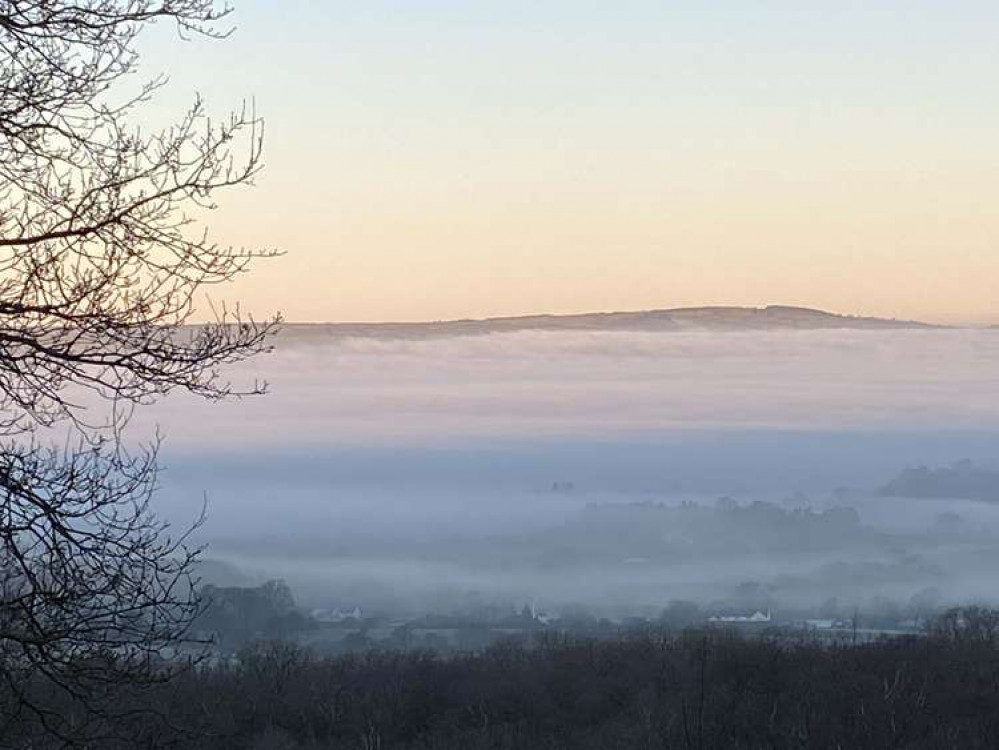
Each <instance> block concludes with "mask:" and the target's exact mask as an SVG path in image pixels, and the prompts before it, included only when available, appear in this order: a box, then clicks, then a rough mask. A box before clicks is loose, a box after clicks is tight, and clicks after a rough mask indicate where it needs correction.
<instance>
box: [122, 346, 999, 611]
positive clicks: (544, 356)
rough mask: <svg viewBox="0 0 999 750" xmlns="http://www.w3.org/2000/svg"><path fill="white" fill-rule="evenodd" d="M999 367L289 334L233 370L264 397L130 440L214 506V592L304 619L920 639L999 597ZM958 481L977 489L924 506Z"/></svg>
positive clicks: (910, 357)
mask: <svg viewBox="0 0 999 750" xmlns="http://www.w3.org/2000/svg"><path fill="white" fill-rule="evenodd" d="M997 353H999V333H997V332H996V331H990V330H958V329H954V330H844V329H831V330H810V331H801V330H740V331H697V330H692V331H691V330H688V331H679V332H672V331H671V332H641V331H637V332H636V331H530V330H528V331H514V332H504V333H487V334H484V335H469V336H434V337H424V338H412V337H410V338H401V337H394V336H384V335H382V336H379V335H366V336H360V337H344V336H335V335H330V334H329V332H328V331H324V329H323V328H321V327H308V326H290V327H289V328H287V329H286V330H285V331H284V332H282V334H280V335H279V336H278V338H277V340H276V348H275V350H274V351H273V352H272V353H271V354H269V355H266V356H262V357H258V358H256V359H255V360H253V362H252V365H246V366H243V367H242V368H241V369H240V368H237V369H236V370H234V371H232V372H231V375H232V377H233V379H234V381H235V382H236V383H237V385H238V384H240V383H241V382H242V383H245V382H248V381H251V380H253V379H254V378H258V379H263V380H266V381H268V383H269V385H270V393H269V394H268V395H266V396H264V397H260V398H256V397H254V398H249V399H245V400H242V401H240V402H238V403H222V404H218V405H213V406H211V407H205V406H204V405H203V404H194V403H193V402H189V401H187V400H185V398H183V397H178V396H171V397H170V398H168V399H167V400H165V401H164V402H163V403H161V404H160V405H158V406H157V407H156V408H155V409H147V410H145V411H144V412H141V413H140V414H139V416H138V417H137V419H136V420H135V422H134V424H133V425H132V428H131V429H132V433H133V434H140V435H141V434H143V433H151V432H152V430H153V429H154V425H158V426H159V427H161V428H162V429H163V431H164V432H165V433H166V435H167V436H168V439H167V442H166V444H165V446H164V449H163V453H162V459H163V464H164V471H163V474H162V477H161V484H162V492H161V495H160V497H159V500H158V502H159V505H158V508H159V510H160V512H161V513H163V514H165V515H167V516H168V517H169V518H170V519H171V520H172V521H174V522H175V523H176V524H178V525H183V524H184V523H185V521H189V520H190V519H192V518H193V517H195V516H196V515H197V513H198V512H199V510H200V508H201V506H202V504H203V503H205V502H207V513H208V518H207V521H206V523H205V524H204V526H203V527H202V528H201V529H200V530H199V531H198V540H199V541H202V542H206V543H208V545H209V546H208V549H207V551H206V553H205V560H204V563H203V565H202V575H203V576H204V578H205V581H206V582H208V583H214V584H217V585H230V586H232V585H239V586H253V585H258V584H260V583H262V582H263V581H266V580H269V579H274V578H280V579H284V580H285V581H287V582H288V584H289V586H290V587H291V589H292V590H293V591H294V593H295V596H296V598H297V600H298V602H299V604H300V605H301V606H303V607H304V608H306V609H307V610H312V609H334V608H341V609H344V610H348V609H352V608H354V607H358V608H360V609H361V610H362V611H364V612H365V613H369V614H375V613H378V614H383V615H387V616H418V615H425V614H429V613H438V614H461V615H472V614H476V613H481V612H485V611H494V610H496V609H499V610H501V611H505V610H507V609H510V608H516V609H518V610H519V608H520V607H521V606H522V605H524V604H525V603H527V604H530V605H531V606H532V607H536V608H537V610H538V611H539V612H540V611H544V612H547V613H552V614H558V613H560V612H563V611H567V610H571V609H572V608H574V607H575V608H577V609H579V608H583V609H585V610H586V611H589V612H592V613H594V614H595V615H599V616H606V617H618V618H620V617H626V616H654V615H655V614H656V613H659V612H661V611H662V610H663V609H664V608H665V607H666V606H667V605H668V604H669V603H670V602H676V601H689V602H695V603H697V604H698V605H699V606H701V607H703V608H704V614H705V616H707V615H708V614H710V613H718V612H724V611H740V612H741V611H753V610H763V611H765V610H766V609H772V610H773V611H775V612H784V613H788V612H796V613H801V614H803V615H808V614H809V613H811V614H812V615H813V616H817V615H818V614H820V613H826V614H830V616H832V614H842V613H846V612H852V611H856V610H860V611H868V612H871V613H874V612H879V611H881V610H885V609H891V608H894V610H895V611H897V612H900V613H903V614H902V615H899V617H900V618H903V615H904V617H906V618H908V619H911V618H912V617H915V616H918V614H919V611H920V610H925V609H926V608H927V607H940V606H944V605H945V604H948V603H963V602H966V601H983V602H990V603H991V602H995V601H996V600H997V599H999V593H997V592H995V591H994V585H993V582H992V581H991V580H990V571H991V570H993V569H994V565H995V563H996V562H997V556H999V553H997V552H995V550H996V549H997V544H996V542H997V541H999V503H996V502H995V501H996V500H997V499H999V493H992V494H990V493H989V492H988V491H987V485H988V483H989V481H990V479H989V478H990V477H991V476H992V475H990V474H989V473H988V469H989V468H994V467H996V466H999V456H996V454H995V450H994V446H995V438H996V437H997V436H999V403H997V402H996V401H995V399H994V396H993V394H994V388H995V386H996V384H997V383H999V358H997V357H996V354H997ZM195 409H198V410H197V411H196V410H195ZM961 461H965V462H970V463H965V464H958V462H961ZM955 464H957V466H955V468H954V469H953V470H952V471H954V472H956V473H957V474H961V471H962V468H961V467H964V469H963V471H964V472H965V473H967V472H969V471H970V472H972V473H975V472H977V474H976V475H975V476H976V477H977V479H976V481H977V482H978V484H975V483H974V482H972V484H973V485H974V486H976V487H981V486H982V483H983V482H984V484H985V485H986V487H985V488H984V489H982V491H981V493H976V492H975V491H972V492H970V493H969V492H968V491H962V490H961V489H960V488H957V489H955V491H954V492H953V494H952V495H949V494H948V492H947V487H946V484H947V482H946V481H943V482H940V481H937V482H936V483H935V484H933V483H931V484H933V487H931V488H930V489H929V490H927V491H920V490H919V489H918V488H917V489H912V485H913V482H915V483H916V484H918V483H919V478H920V476H922V475H920V474H919V473H918V471H917V470H918V469H919V467H928V468H927V469H925V470H924V473H927V472H928V473H929V476H930V477H931V478H932V477H934V476H937V475H936V474H934V473H933V470H936V469H940V468H943V469H944V470H945V471H946V470H950V469H948V467H952V466H954V465H955ZM907 469H908V470H910V471H909V473H908V475H906V474H904V473H903V472H904V471H905V470H907ZM913 471H915V472H916V473H915V474H913ZM938 478H939V477H938ZM924 479H925V477H924ZM901 480H906V481H901ZM900 482H901V483H900ZM957 484H959V485H960V482H958V483H957ZM907 488H908V489H907ZM995 488H999V483H996V484H995V485H994V486H993V489H995ZM924 489H925V488H924ZM490 608H492V609H490Z"/></svg>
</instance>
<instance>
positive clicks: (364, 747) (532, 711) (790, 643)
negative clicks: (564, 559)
mask: <svg viewBox="0 0 999 750" xmlns="http://www.w3.org/2000/svg"><path fill="white" fill-rule="evenodd" d="M976 618H977V619H976ZM983 618H984V619H983ZM997 622H999V620H997V618H995V617H994V616H992V615H989V614H988V613H987V612H981V611H979V612H978V613H977V614H976V613H974V612H973V613H972V617H971V618H966V617H965V616H964V615H961V614H956V615H954V616H953V617H951V618H950V619H949V620H946V621H945V622H943V623H942V624H941V627H940V629H939V630H938V632H936V633H934V634H931V635H929V636H926V637H911V638H904V639H894V640H885V641H881V642H877V643H873V644H863V645H847V644H844V645H828V644H826V645H822V644H819V643H817V642H812V641H808V640H801V639H798V640H794V639H789V638H787V637H777V636H772V637H766V636H765V637H739V636H738V635H736V634H733V633H725V632H710V631H707V632H704V631H686V632H683V633H676V634H669V633H663V632H658V633H653V632H645V633H641V634H634V635H633V636H630V637H626V638H621V639H619V640H616V641H595V640H581V639H573V638H568V637H564V636H563V637H558V636H551V635H548V636H546V637H543V638H541V639H540V640H539V641H537V642H535V643H534V644H531V645H530V646H529V647H524V646H520V645H513V644H504V645H499V646H494V647H492V648H490V649H487V650H486V651H484V652H482V653H479V654H468V655H459V656H454V657H449V658H443V657H440V656H435V655H432V654H429V653H392V652H373V653H368V654H358V655H350V656H345V657H338V658H332V659H319V658H315V657H313V656H310V655H309V654H308V653H307V652H305V651H303V650H301V649H298V648H296V647H294V646H290V645H287V644H280V643H270V644H258V645H256V646H254V647H252V648H249V649H247V650H245V651H244V652H242V653H241V655H240V657H239V659H238V660H237V661H233V662H231V663H226V664H219V665H214V666H201V667H199V668H194V669H191V670H188V671H186V672H185V673H183V674H181V675H180V676H179V677H177V678H176V679H174V680H172V681H170V682H169V683H166V684H163V685H160V686H157V687H155V688H154V689H152V690H151V691H148V692H147V693H144V694H143V696H141V697H140V696H137V697H136V698H135V699H134V700H135V701H136V703H135V705H134V706H120V708H121V709H122V711H121V714H120V716H119V720H120V721H125V722H130V723H128V725H127V726H126V727H125V729H124V731H122V732H120V733H118V734H119V736H120V737H121V739H119V740H115V739H113V736H112V733H107V734H106V735H105V736H104V739H103V740H102V742H101V744H95V745H91V747H100V748H107V749H108V750H118V748H126V747H129V748H132V747H142V748H158V747H170V746H172V747H183V748H189V749H190V750H321V749H322V750H325V749H327V748H336V749H338V750H355V749H356V750H376V749H379V750H388V749H389V748H398V749H400V750H403V749H405V750H476V749H478V748H481V749H482V750H486V749H489V750H532V749H534V748H537V749H538V750H541V749H542V748H543V749H544V750H559V749H563V748H564V749H566V750H568V749H569V748H573V749H576V748H579V749H581V750H586V749H590V748H592V749H593V750H597V749H606V750H611V749H613V750H620V749H621V748H643V749H645V750H658V749H660V748H662V749H663V750H665V749H667V748H668V749H670V750H672V749H674V748H680V749H684V750H695V749H696V750H715V749H717V750H723V749H724V750H738V749H740V748H745V749H746V750H749V749H753V750H755V749H757V748H761V749H762V748H770V749H773V748H810V749H816V750H818V749H821V748H851V749H860V748H871V749H877V750H883V749H884V748H910V749H912V750H917V749H922V748H926V749H929V748H955V749H957V748H960V749H961V750H975V749H976V748H995V747H999V648H997V633H999V628H997V627H996V623H997ZM65 710H71V707H68V706H67V707H66V709H65ZM132 711H137V713H134V714H131V712H132ZM23 718H24V721H25V725H24V726H23V727H20V728H19V727H17V726H14V725H12V723H11V722H10V721H8V722H7V723H6V724H5V725H4V727H3V731H4V739H5V740H6V741H7V743H8V746H11V747H24V748H26V747H32V748H42V747H46V745H45V744H44V743H43V742H41V741H40V740H37V739H35V740H31V739H30V738H31V736H32V731H33V730H32V727H31V726H30V723H31V717H30V716H28V715H25V716H23ZM35 729H37V727H35ZM19 730H20V731H23V734H22V735H21V736H18V735H17V734H16V733H17V731H19ZM19 742H20V744H18V743H19Z"/></svg>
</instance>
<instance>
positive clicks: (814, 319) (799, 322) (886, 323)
mask: <svg viewBox="0 0 999 750" xmlns="http://www.w3.org/2000/svg"><path fill="white" fill-rule="evenodd" d="M938 327H939V326H933V325H930V324H927V323H919V322H916V321H909V320H889V319H885V318H871V317H859V316H853V315H838V314H835V313H829V312H824V311H822V310H814V309H811V308H807V307H790V306H784V305H770V306H768V307H682V308H674V309H667V310H642V311H636V312H610V313H584V314H579V315H523V316H516V317H501V318H483V319H467V320H448V321H434V322H426V323H297V324H291V325H287V326H285V331H284V333H283V337H284V338H285V339H286V340H287V339H288V338H307V337H310V336H311V335H326V336H335V337H362V338H436V337H443V336H475V335H484V334H490V333H509V332H513V331H648V332H670V331H755V330H782V329H797V330H822V329H858V330H887V329H932V328H938Z"/></svg>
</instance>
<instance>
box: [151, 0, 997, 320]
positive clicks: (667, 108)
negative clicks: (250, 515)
mask: <svg viewBox="0 0 999 750" xmlns="http://www.w3.org/2000/svg"><path fill="white" fill-rule="evenodd" d="M474 5H475V10H474V11H472V10H469V6H468V5H467V4H461V3H457V2H449V1H447V0H430V1H429V2H427V3H426V4H419V9H418V10H417V9H416V8H414V7H413V6H411V5H406V6H404V5H402V4H400V3H398V2H390V1H389V0H374V1H373V2H371V3H370V4H365V7H364V8H363V9H359V8H358V7H356V4H348V3H346V2H339V0H337V1H335V2H329V3H323V4H321V5H320V4H315V3H307V2H304V0H294V1H292V2H289V3H287V4H284V3H282V4H281V8H280V13H277V11H276V10H275V6H274V4H271V3H267V2H264V0H240V2H239V3H237V14H236V16H235V19H236V22H237V25H238V27H239V28H238V33H237V34H236V36H235V37H234V38H232V39H230V40H228V41H227V42H225V43H222V44H207V43H203V42H196V43H189V44H188V45H186V46H178V45H181V43H179V42H174V41H172V40H168V39H167V37H166V36H164V35H160V36H159V37H155V38H154V39H153V40H152V42H151V43H150V44H149V47H148V50H147V58H146V64H147V66H149V68H150V70H161V69H168V70H171V71H172V76H173V81H172V84H171V88H170V90H169V92H168V93H167V96H166V97H165V100H163V101H161V102H160V103H159V104H158V105H157V106H158V107H163V108H164V109H163V111H171V110H169V108H170V107H171V106H180V105H181V104H183V102H184V101H186V98H187V97H189V95H190V93H191V92H192V91H193V90H194V89H198V90H201V91H202V92H203V93H204V94H205V95H206V98H207V99H208V101H209V102H210V103H211V104H212V105H213V106H214V107H216V108H218V109H219V111H221V110H223V109H224V108H225V107H227V106H231V105H233V104H235V103H236V102H237V101H238V100H239V98H240V97H241V96H243V95H251V94H253V95H255V96H256V99H257V106H258V109H259V110H260V111H262V112H263V113H264V115H265V117H266V119H267V127H268V142H267V153H266V161H267V169H266V171H265V172H264V174H263V175H262V176H261V178H260V179H259V181H258V186H257V188H255V189H253V190H249V191H242V192H239V193H232V194H229V195H224V196H220V200H221V203H222V206H223V207H222V208H221V209H220V210H219V211H218V212H217V213H216V214H215V215H214V216H212V218H211V226H212V228H213V230H214V231H215V234H216V235H217V236H218V237H219V238H220V239H225V240H227V241H232V242H234V243H237V244H243V243H245V244H249V245H264V246H278V247H281V248H282V249H284V250H286V251H287V253H288V254H287V256H286V257H283V258H281V259H278V260H274V261H269V262H266V263H262V264H261V265H260V266H259V267H258V268H257V270H256V272H255V273H254V274H252V275H250V276H247V277H245V278H243V279H241V280H240V281H239V282H238V283H236V284H235V285H234V286H233V287H232V288H226V289H224V290H213V295H214V296H216V297H218V296H220V293H221V296H224V297H225V298H226V299H239V300H241V301H242V302H243V303H244V305H245V307H247V308H248V309H251V310H253V311H255V312H258V313H260V314H265V313H267V312H270V311H274V310H280V311H281V312H283V313H284V314H285V316H286V317H287V318H288V319H289V320H313V321H320V320H426V319H442V318H458V317H482V316H490V315H505V314H522V313H534V312H581V311H592V310H615V309H642V308H653V307H674V306H683V305H701V304H736V305H765V304H771V303H780V304H801V305H809V306H814V307H821V308H825V309H830V310H834V311H838V312H846V313H858V314H872V315H882V316H889V317H904V318H919V319H926V320H932V321H940V322H961V323H981V322H999V303H997V302H996V298H995V286H996V282H997V280H999V211H997V210H996V206H997V199H999V181H997V180H999V145H997V144H999V140H997V139H996V133H999V97H997V96H996V95H995V94H994V93H993V91H994V80H995V76H996V74H997V73H999V47H997V45H995V43H994V39H993V38H992V36H991V30H994V29H995V28H996V27H997V22H999V10H997V8H996V6H995V5H994V4H991V3H988V4H987V3H984V2H967V3H963V4H958V5H954V4H950V3H933V2H909V3H903V2H900V1H897V2H896V1H895V0H889V1H886V2H885V3H883V4H881V3H879V4H878V7H877V8H871V7H870V6H871V4H870V3H860V2H843V3H836V4H831V3H830V4H827V3H815V4H808V7H805V8H803V7H801V6H802V5H803V4H801V3H791V2H777V1H776V0H772V1H770V2H762V3H760V4H752V5H753V6H754V8H752V9H748V8H747V7H746V6H747V4H745V3H737V2H735V0H728V1H727V2H714V3H707V4H705V7H704V8H703V9H698V8H692V7H689V6H690V4H689V3H685V4H680V3H669V2H667V3H653V2H648V1H644V0H639V1H636V2H633V3H630V4H626V5H627V7H626V8H617V9H614V10H611V9H610V6H608V5H606V4H603V3H600V4H596V3H588V2H582V3H570V2H568V1H567V0H565V1H563V0H551V1H550V2H541V3H537V2H536V3H527V2H521V1H519V0H518V1H514V2H505V3H501V2H499V1H498V0H497V1H496V2H492V1H491V0H490V1H488V2H482V3H477V4H474ZM708 6H711V7H710V8H709V7H708ZM178 49H181V50H182V52H183V54H182V55H179V56H178V54H177V50H178ZM178 59H179V60H181V61H182V62H181V63H180V64H178V63H177V62H176V61H177V60H178ZM158 111H159V110H158Z"/></svg>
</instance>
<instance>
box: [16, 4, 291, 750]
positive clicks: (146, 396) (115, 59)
mask: <svg viewBox="0 0 999 750" xmlns="http://www.w3.org/2000/svg"><path fill="white" fill-rule="evenodd" d="M228 13H229V8H228V7H219V6H217V5H216V3H215V2H214V0H0V713H2V714H3V715H5V716H8V717H11V716H15V715H16V716H18V717H19V726H20V727H22V728H21V729H19V731H20V732H24V731H26V730H24V728H23V727H24V726H31V727H33V731H37V733H38V734H39V736H42V737H48V738H59V739H60V740H61V741H63V742H65V743H70V742H76V741H81V742H82V741H83V740H84V739H86V740H88V741H90V742H93V741H95V738H101V737H105V736H108V735H109V733H113V732H114V731H115V727H116V721H115V720H116V711H117V707H118V705H119V701H118V700H117V699H116V695H117V694H118V692H119V691H121V690H122V689H130V690H133V692H134V691H135V690H137V689H138V687H139V686H141V685H144V684H146V683H149V682H151V681H157V680H162V679H166V678H167V677H169V676H170V674H171V668H170V667H169V666H167V665H168V664H169V660H168V658H167V657H169V656H171V655H173V654H175V653H176V646H177V645H178V643H179V642H182V641H183V640H184V639H185V638H186V637H187V635H186V634H187V631H188V626H189V625H190V623H191V621H192V618H193V617H195V616H196V614H197V613H198V611H199V607H200V605H199V602H198V598H197V595H196V592H195V590H194V585H195V581H194V579H193V576H192V564H193V563H194V561H195V558H196V556H197V550H196V549H190V548H189V547H188V545H187V543H186V540H187V538H188V536H187V533H180V534H179V535H173V534H172V533H171V531H170V529H169V528H168V526H167V525H166V524H165V523H163V522H162V521H161V520H159V519H158V518H157V517H156V515H155V514H154V513H153V512H152V511H151V509H150V505H149V501H150V497H151V494H152V492H153V490H154V488H155V485H156V451H157V444H156V442H154V443H153V444H151V445H147V446H143V447H141V448H139V449H137V450H133V451H130V450H128V449H127V448H126V445H125V444H124V442H123V438H122V429H123V427H124V426H125V424H126V422H127V421H128V417H129V415H130V414H131V413H132V410H133V409H134V407H135V406H137V405H142V404H148V403H150V402H152V401H154V400H156V399H157V398H158V397H161V396H163V395H165V394H167V393H168V392H170V391H172V390H174V389H181V390H186V391H189V392H191V393H193V394H196V395H199V396H202V397H205V398H209V399H218V398H224V397H226V396H230V395H236V394H240V393H246V394H249V393H257V392H261V391H262V390H263V385H262V384H253V385H252V386H250V387H249V388H247V389H245V390H244V391H237V390H236V389H234V388H233V386H231V385H230V384H229V383H228V382H227V381H225V380H223V379H222V378H221V377H220V374H219V368H220V366H222V365H224V364H227V363H231V362H236V361H239V360H242V359H244V358H246V357H248V356H250V355H252V354H254V353H256V352H258V351H260V350H262V349H263V348H265V347H266V337H267V335H268V334H269V333H270V332H271V331H272V330H273V329H274V327H275V326H276V325H277V323H278V322H279V321H278V320H277V319H273V320H268V321H265V322H263V323H258V322H255V321H254V320H253V319H252V318H247V317H244V316H242V315H241V313H240V311H239V309H238V308H236V309H234V310H229V309H227V308H225V307H221V308H219V309H216V310H214V315H213V320H212V321H211V322H209V323H207V324H201V325H190V322H191V321H192V319H193V318H192V316H193V314H194V302H195V295H196V294H197V293H199V291H200V292H204V291H205V290H206V288H208V287H210V286H212V285H216V284H220V283H222V282H226V281H229V280H231V279H233V278H234V277H235V276H236V275H238V274H240V273H242V272H243V271H245V270H247V269H248V267H249V266H250V264H251V262H252V261H253V260H254V259H256V258H259V257H263V256H270V255H274V254H275V252H274V251H271V250H247V249H244V248H235V247H229V246H226V245H223V244H219V243H218V242H216V241H215V240H214V239H212V237H211V236H210V235H209V234H208V232H207V231H206V230H204V229H203V228H202V227H201V226H200V225H199V223H198V221H196V219H195V215H196V214H200V213H201V212H202V211H204V210H210V209H212V208H214V206H215V204H214V198H215V195H216V193H217V191H219V190H222V189H224V188H228V187H231V186H237V185H244V184H248V183H250V182H252V179H253V177H254V175H255V174H256V173H257V171H258V170H259V168H260V163H261V162H260V155H261V151H260V149H261V139H262V124H261V122H260V121H259V120H258V119H257V117H256V115H255V113H254V112H253V111H252V108H245V107H244V109H243V111H240V112H236V113H232V114H230V115H229V116H227V117H226V118H225V119H223V120H221V121H215V120H211V119H210V118H209V117H208V115H207V112H206V109H205V106H204V103H203V102H202V101H201V100H200V99H197V100H195V101H194V103H193V104H192V106H191V107H190V109H188V110H187V111H186V112H185V113H183V114H182V116H181V117H180V118H179V119H178V120H177V122H176V123H175V124H173V125H172V126H170V127H168V128H166V129H164V130H161V131H159V132H153V133H145V132H143V131H142V130H141V129H139V128H138V127H136V126H135V125H134V124H133V121H134V119H135V113H136V112H137V111H138V110H139V109H141V107H142V105H144V104H145V103H147V102H148V101H149V100H150V99H151V97H153V95H154V94H155V93H156V92H157V91H158V90H159V89H160V87H162V86H163V85H164V83H165V79H164V78H157V79H155V80H152V81H150V82H148V83H146V84H145V85H143V86H141V88H140V89H139V91H138V92H137V93H133V94H132V95H130V96H127V97H125V98H124V99H121V100H119V99H118V96H119V88H120V87H119V86H118V85H117V84H119V83H120V82H121V81H122V79H123V77H125V76H128V75H129V74H131V73H132V72H133V71H134V70H135V67H136V63H137V55H136V52H135V41H136V39H137V37H138V35H139V34H140V33H141V31H142V30H143V29H144V28H145V27H147V26H148V25H149V24H150V23H153V22H156V21H165V22H170V23H173V24H175V25H176V27H177V29H178V30H179V32H180V34H181V35H188V34H196V35H203V36H209V37H219V38H220V37H224V36H226V35H227V34H228V30H227V29H226V28H224V27H222V25H221V24H222V23H224V19H225V18H226V16H227V15H228ZM87 394H90V395H89V396H88V395H87ZM95 396H96V400H98V401H99V402H100V403H104V404H105V405H106V409H103V410H102V412H106V413H105V414H103V415H102V416H100V417H97V418H95V417H91V416H89V414H90V412H88V411H86V410H85V409H84V408H83V407H82V406H81V404H84V403H86V402H88V401H89V402H91V403H92V402H94V401H95ZM50 445H62V446H64V447H61V448H53V447H49V446H50ZM67 446H68V447H67ZM67 700H69V701H70V705H72V706H73V710H72V711H67V710H65V709H60V710H55V709H53V708H51V707H52V706H55V705H59V706H65V705H67V704H66V701H67ZM132 704H133V710H134V701H133V702H132ZM26 718H27V719H30V720H31V721H30V722H27V723H25V719H26ZM6 726H8V724H7V723H6V722H2V721H0V744H5V743H6V744H10V743H8V742H7V740H8V738H6V737H5V736H4V734H3V732H4V731H5V727H6ZM17 744H19V745H20V746H24V747H27V746H33V745H31V744H30V742H29V740H28V739H27V738H25V737H23V736H22V737H19V739H18V740H17Z"/></svg>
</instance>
